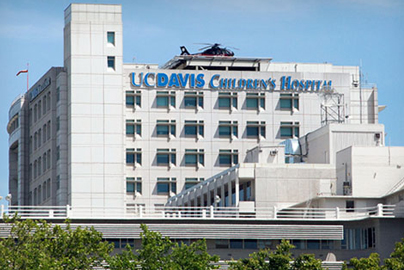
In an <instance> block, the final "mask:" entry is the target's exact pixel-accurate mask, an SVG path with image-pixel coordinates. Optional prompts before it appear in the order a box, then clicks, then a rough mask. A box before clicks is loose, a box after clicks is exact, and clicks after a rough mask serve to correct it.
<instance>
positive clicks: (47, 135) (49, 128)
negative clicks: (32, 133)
mask: <svg viewBox="0 0 404 270" xmlns="http://www.w3.org/2000/svg"><path fill="white" fill-rule="evenodd" d="M46 132H47V134H46V137H47V139H48V140H50V137H51V121H50V120H49V121H48V130H47V131H46Z"/></svg>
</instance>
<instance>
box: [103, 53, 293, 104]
mask: <svg viewBox="0 0 404 270" xmlns="http://www.w3.org/2000/svg"><path fill="white" fill-rule="evenodd" d="M108 67H110V68H112V58H111V65H110V64H108ZM126 106H128V107H134V108H136V107H139V108H140V107H142V100H141V91H140V90H137V91H126ZM176 106H177V104H176V91H157V92H156V99H155V103H154V104H153V107H156V108H168V109H170V108H175V107H176ZM183 107H184V108H185V109H196V108H204V94H203V92H184V99H183ZM238 107H239V98H238V94H237V92H219V97H218V100H217V108H218V109H226V110H232V109H238ZM244 107H245V108H246V109H247V110H265V107H266V106H265V93H247V94H246V98H245V103H244ZM279 109H280V110H298V109H299V94H280V98H279Z"/></svg>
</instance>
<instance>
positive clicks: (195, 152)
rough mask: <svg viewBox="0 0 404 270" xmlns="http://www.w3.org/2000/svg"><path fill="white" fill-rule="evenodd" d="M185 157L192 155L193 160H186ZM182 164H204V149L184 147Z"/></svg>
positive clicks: (194, 165) (193, 165) (195, 165)
mask: <svg viewBox="0 0 404 270" xmlns="http://www.w3.org/2000/svg"><path fill="white" fill-rule="evenodd" d="M187 157H192V158H193V159H195V162H187ZM184 165H185V166H186V167H197V168H198V167H200V166H205V150H204V149H185V154H184Z"/></svg>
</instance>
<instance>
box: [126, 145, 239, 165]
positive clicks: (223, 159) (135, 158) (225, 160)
mask: <svg viewBox="0 0 404 270" xmlns="http://www.w3.org/2000/svg"><path fill="white" fill-rule="evenodd" d="M218 162H219V166H234V165H236V164H238V162H239V160H238V150H237V149H233V150H232V149H220V150H219V156H218ZM126 164H127V165H133V166H135V167H136V166H141V165H142V149H141V148H136V149H135V148H127V149H126ZM153 164H154V165H156V166H171V165H177V151H176V149H174V148H173V149H169V148H164V149H157V152H156V159H155V162H154V163H153ZM183 165H184V166H187V167H189V166H191V167H199V166H204V165H205V150H204V149H185V153H184V161H183Z"/></svg>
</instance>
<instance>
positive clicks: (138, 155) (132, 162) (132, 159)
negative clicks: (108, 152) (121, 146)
mask: <svg viewBox="0 0 404 270" xmlns="http://www.w3.org/2000/svg"><path fill="white" fill-rule="evenodd" d="M125 161H126V165H128V166H135V167H136V166H139V165H140V166H142V148H126V159H125Z"/></svg>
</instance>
